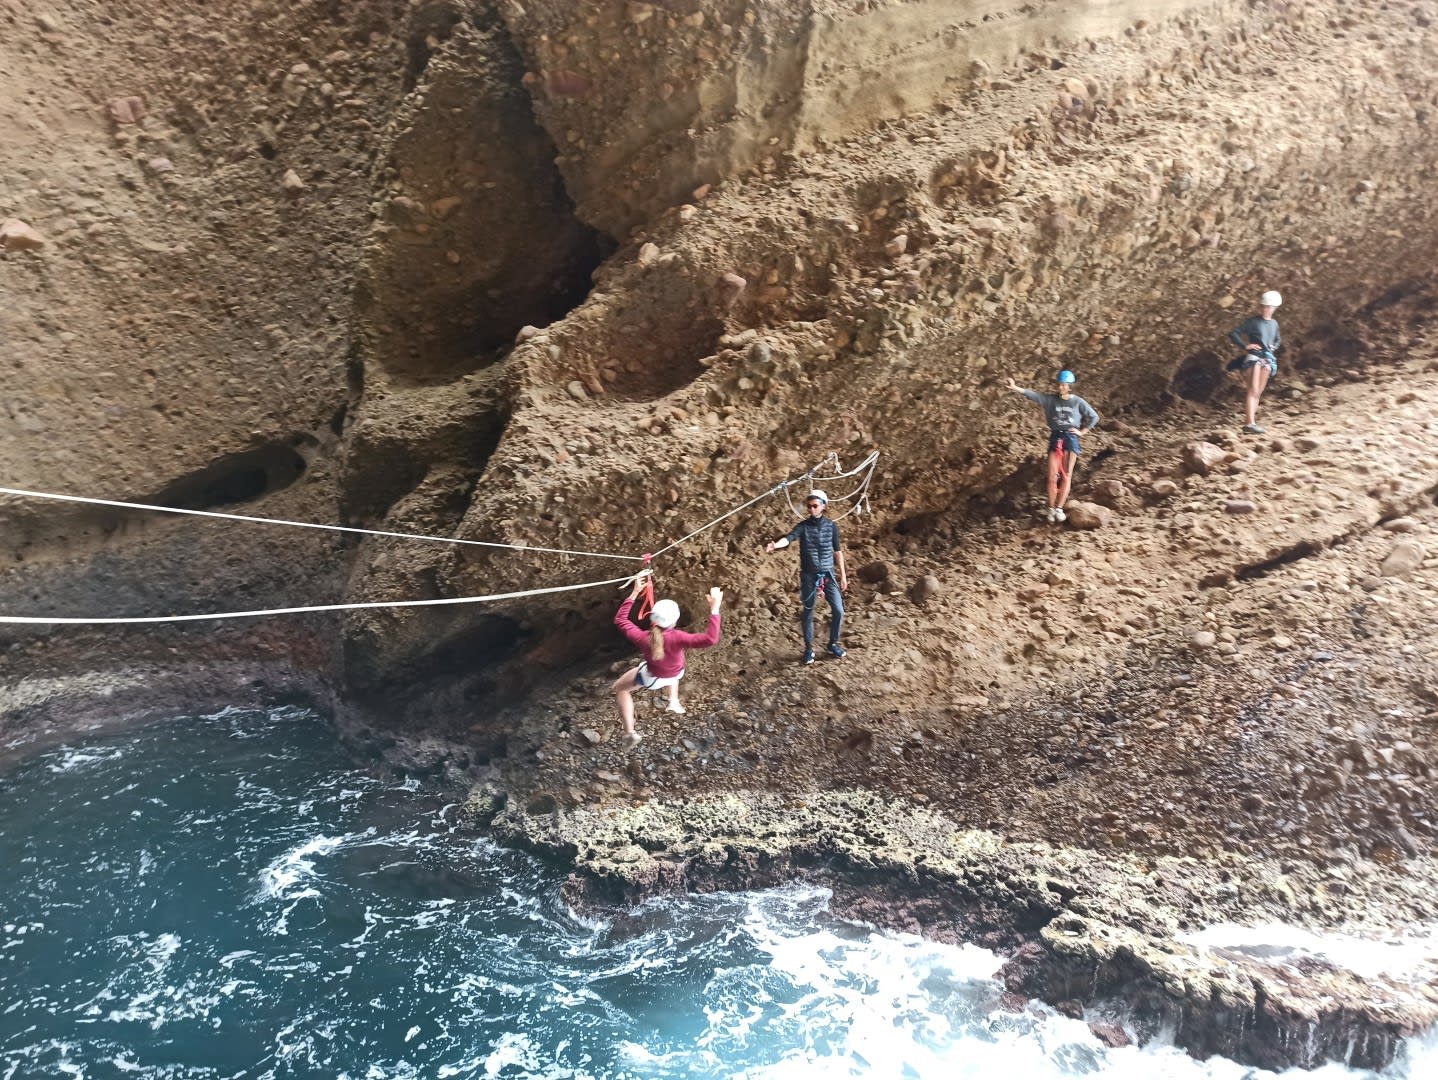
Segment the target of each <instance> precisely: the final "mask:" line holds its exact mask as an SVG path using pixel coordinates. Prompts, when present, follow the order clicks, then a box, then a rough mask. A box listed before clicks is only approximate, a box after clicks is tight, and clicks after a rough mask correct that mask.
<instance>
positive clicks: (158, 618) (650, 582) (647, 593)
mask: <svg viewBox="0 0 1438 1080" xmlns="http://www.w3.org/2000/svg"><path fill="white" fill-rule="evenodd" d="M878 459H879V452H878V451H877V450H873V451H870V452H869V454H867V455H866V456H865V457H864V459H863V460H862V461H861V462H860V463H859V464H858V465H857V466H855V467H854V468H852V469H850V470H848V471H847V472H837V473H835V474H833V475H825V476H820V475H818V474H819V470H821V469H823V468H826V467H831V466H832V467H833V468H836V469H837V468H839V461H838V456H837V455H836V454H832V453H831V454H829V455H828V456H827V457H825V458H824V460H823V461H821V462H819V464H817V465H815V466H814V467H812V468H810V469H809V470H808V471H807V472H805V473H804V474H802V475H801V476H797V477H795V478H794V479H792V480H781V481H780V482H779V483H777V484H775V485H774V486H773V487H771V488H769V489H767V490H765V491H763V492H761V493H760V494H758V495H756V496H754V498H752V499H750V500H748V501H747V502H744V503H741V504H740V505H738V506H736V507H734V508H733V509H732V510H729V511H728V512H727V513H724V514H721V515H720V516H719V517H717V518H715V519H714V520H713V521H710V522H708V523H707V524H705V525H701V526H700V527H699V528H697V529H694V530H693V531H691V532H689V533H686V534H685V535H684V536H681V537H680V538H679V539H678V540H674V541H671V542H670V543H668V544H665V545H664V546H663V547H661V548H659V549H658V550H657V551H653V552H646V553H644V554H643V555H622V554H618V553H615V552H604V551H578V550H573V549H570V548H553V547H535V546H531V545H529V544H501V543H495V542H491V541H485V540H465V539H461V538H458V537H453V536H429V535H425V534H422V533H402V532H391V531H386V530H379V529H360V528H355V527H352V526H346V525H323V524H319V523H316V522H311V521H287V520H284V519H282V518H266V517H251V516H248V515H245V514H226V513H221V512H219V511H214V510H188V509H181V508H179V507H174V506H158V505H154V504H150V503H129V502H119V501H116V500H112V499H93V498H87V497H84V496H80V495H61V494H55V493H53V492H45V491H29V490H26V489H23V488H7V487H0V495H13V496H17V497H20V498H32V499H49V500H54V501H58V502H69V503H82V504H85V505H89V506H109V507H114V508H116V509H120V510H149V511H155V512H158V513H164V514H184V515H189V516H192V517H206V518H219V519H223V520H227V521H244V522H249V523H251V524H260V525H287V526H291V527H293V528H299V529H323V530H326V531H328V532H340V533H353V534H359V535H363V536H381V537H389V538H392V539H399V540H423V541H427V542H433V543H442V544H465V545H472V546H475V547H485V548H496V549H507V550H510V551H515V552H519V553H522V554H531V555H539V554H543V555H568V556H574V557H578V558H591V559H622V560H625V561H629V562H639V563H643V569H641V570H639V571H638V572H637V573H634V574H629V575H627V576H625V577H618V578H609V579H607V580H605V581H585V582H579V583H577V584H573V585H555V586H550V587H547V588H541V589H525V590H521V591H518V592H506V593H489V594H486V595H483V596H450V597H441V598H438V599H432V600H381V601H368V602H355V603H348V604H316V605H310V606H305V607H282V608H262V609H257V610H253V611H220V612H210V613H205V614H197V615H148V616H135V617H125V618H119V617H96V618H90V617H84V618H71V617H62V616H44V615H34V616H31V615H0V624H6V623H9V624H27V625H46V624H56V625H70V626H80V625H122V624H133V623H171V622H197V621H201V620H205V619H244V618H253V617H256V616H260V615H293V614H299V613H302V612H318V611H360V610H367V609H376V608H411V607H433V606H438V605H443V604H478V603H485V602H488V601H495V600H517V599H521V598H523V597H528V596H544V595H548V594H553V593H562V592H572V591H576V590H579V589H597V588H602V587H604V586H608V585H619V586H620V588H621V589H624V588H632V587H633V585H634V583H635V581H636V580H640V579H642V580H643V583H644V587H643V591H642V597H643V598H642V602H641V605H640V609H639V615H638V618H641V619H642V618H644V617H645V616H647V615H648V614H650V613H651V612H652V611H653V609H654V570H653V565H652V564H653V562H654V560H655V559H657V558H659V557H660V556H661V555H664V554H665V553H667V552H669V551H672V550H674V549H675V548H677V547H679V546H680V545H681V544H684V543H687V542H688V541H690V540H692V539H694V537H696V536H699V535H700V534H701V533H705V532H708V531H709V530H710V529H712V528H714V526H716V525H718V524H720V523H721V522H723V521H726V520H728V519H729V518H731V517H733V516H734V515H735V514H739V513H742V512H743V511H745V510H747V509H749V507H751V506H754V505H755V504H756V503H759V502H761V501H763V500H764V499H767V498H768V497H769V496H771V495H776V494H779V493H780V492H782V493H783V494H784V497H785V499H786V500H787V501H788V503H789V506H790V509H794V503H793V499H792V498H791V497H790V494H789V492H790V489H792V488H795V487H798V486H799V485H801V484H802V485H805V490H806V491H807V490H810V489H812V488H813V487H815V486H817V485H818V484H819V483H832V482H833V481H835V480H845V479H848V478H850V477H854V476H859V475H860V474H862V475H863V479H862V480H861V481H860V482H859V486H858V487H856V488H855V489H854V490H853V491H851V492H850V493H849V494H848V495H846V496H843V497H841V498H839V499H836V500H834V501H835V502H846V501H848V502H852V505H851V506H850V507H849V509H848V510H846V511H844V513H842V514H839V515H837V517H838V518H843V517H846V516H848V515H849V514H852V513H859V512H860V508H861V506H863V505H865V504H867V503H868V489H869V484H870V481H871V480H872V479H873V475H874V469H875V466H876V463H877V462H878ZM798 516H799V517H803V516H805V515H803V514H802V513H800V514H798Z"/></svg>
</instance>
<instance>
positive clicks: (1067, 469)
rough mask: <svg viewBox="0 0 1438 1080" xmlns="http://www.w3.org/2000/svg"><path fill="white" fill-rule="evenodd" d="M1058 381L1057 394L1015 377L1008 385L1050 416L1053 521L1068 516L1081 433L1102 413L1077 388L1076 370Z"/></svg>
mask: <svg viewBox="0 0 1438 1080" xmlns="http://www.w3.org/2000/svg"><path fill="white" fill-rule="evenodd" d="M1054 381H1055V383H1057V386H1058V393H1057V394H1044V393H1041V392H1040V391H1038V390H1025V389H1024V388H1023V387H1022V386H1020V385H1019V384H1018V383H1016V382H1014V380H1013V379H1009V380H1008V384H1007V385H1008V388H1009V389H1010V390H1012V391H1014V392H1015V393H1019V394H1023V396H1024V397H1026V398H1028V399H1029V400H1030V401H1032V402H1034V403H1035V404H1038V405H1042V406H1043V408H1044V416H1045V417H1047V418H1048V422H1049V443H1048V455H1049V508H1048V510H1047V511H1046V512H1045V516H1046V518H1047V519H1048V520H1049V521H1050V522H1054V523H1057V522H1060V521H1063V519H1064V503H1066V502H1068V499H1069V488H1071V487H1072V486H1073V482H1074V466H1075V465H1077V464H1078V457H1079V454H1080V453H1082V447H1081V446H1080V445H1079V436H1080V435H1081V434H1083V433H1084V432H1085V431H1092V430H1093V429H1094V428H1095V427H1097V426H1098V413H1096V412H1094V408H1093V406H1092V405H1090V404H1089V403H1088V402H1087V401H1085V400H1084V399H1083V398H1081V397H1079V396H1078V395H1077V394H1075V393H1074V392H1073V384H1074V373H1073V372H1072V371H1060V372H1059V373H1058V375H1056V376H1055V377H1054Z"/></svg>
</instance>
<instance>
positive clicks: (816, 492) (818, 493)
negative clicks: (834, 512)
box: [804, 488, 829, 506]
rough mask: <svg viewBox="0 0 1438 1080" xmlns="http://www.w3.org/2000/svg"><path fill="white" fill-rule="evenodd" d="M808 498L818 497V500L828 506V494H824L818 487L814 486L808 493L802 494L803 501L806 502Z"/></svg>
mask: <svg viewBox="0 0 1438 1080" xmlns="http://www.w3.org/2000/svg"><path fill="white" fill-rule="evenodd" d="M810 499H818V500H819V501H820V502H821V503H823V504H824V505H825V506H828V505H829V496H827V495H825V494H824V493H823V492H822V491H820V490H819V489H818V488H815V489H814V490H813V491H811V492H809V494H807V495H805V496H804V501H805V502H807V501H808V500H810Z"/></svg>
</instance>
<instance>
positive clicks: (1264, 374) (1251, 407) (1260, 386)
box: [1243, 363, 1269, 424]
mask: <svg viewBox="0 0 1438 1080" xmlns="http://www.w3.org/2000/svg"><path fill="white" fill-rule="evenodd" d="M1268 375H1269V371H1268V365H1267V364H1264V363H1258V364H1254V365H1253V367H1251V368H1249V369H1248V392H1247V393H1246V394H1245V395H1244V397H1243V422H1244V423H1245V424H1257V423H1258V399H1259V398H1261V397H1263V391H1264V390H1265V389H1266V388H1267V386H1268Z"/></svg>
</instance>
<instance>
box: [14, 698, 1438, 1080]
mask: <svg viewBox="0 0 1438 1080" xmlns="http://www.w3.org/2000/svg"><path fill="white" fill-rule="evenodd" d="M453 809H454V808H453V807H452V806H447V805H445V803H444V802H443V801H442V800H441V799H440V798H439V797H437V796H436V795H435V794H433V793H431V792H428V791H426V790H424V789H422V788H420V787H418V786H416V785H414V784H408V783H399V782H395V781H392V780H385V779H381V778H378V777H376V776H374V775H371V774H370V773H369V772H366V771H365V770H363V769H360V768H357V767H355V765H354V764H353V763H352V762H351V761H349V760H348V759H346V758H345V757H344V756H343V755H342V754H341V753H340V752H339V750H338V749H337V748H336V747H335V745H334V740H333V738H332V737H331V735H330V734H329V732H328V731H327V729H326V728H325V726H324V725H323V724H322V723H321V722H320V721H319V720H318V719H317V718H316V717H314V716H312V715H310V714H307V713H303V712H298V711H293V710H280V711H276V712H273V713H257V712H244V711H238V710H232V711H228V712H225V713H222V714H220V715H217V716H211V717H203V718H193V719H185V720H179V721H176V722H173V723H170V724H166V725H162V726H156V727H150V728H146V729H143V730H140V731H136V732H131V733H127V734H124V735H119V736H115V737H111V738H106V739H101V740H96V741H93V742H88V743H86V744H84V745H78V746H71V747H62V748H59V749H57V750H54V751H51V752H49V753H47V754H44V755H43V756H40V757H37V758H34V759H31V760H30V761H27V762H26V763H24V764H23V765H21V766H20V767H18V768H16V769H14V770H12V771H11V772H9V773H8V774H5V775H3V776H0V866H3V868H4V874H3V875H0V931H3V932H0V1078H3V1080H21V1078H30V1077H46V1078H49V1077H75V1078H82V1077H83V1078H109V1077H125V1078H133V1077H142V1078H144V1077H175V1078H180V1077H183V1078H187V1080H188V1078H210V1077H214V1078H219V1077H234V1078H238V1077H247V1078H248V1077H255V1078H268V1077H273V1078H299V1077H306V1078H308V1077H317V1078H318V1077H325V1078H331V1080H360V1078H365V1080H390V1078H403V1077H416V1078H418V1077H425V1078H449V1077H486V1078H488V1077H516V1078H517V1077H566V1078H570V1077H572V1078H581V1077H595V1078H600V1077H603V1078H611V1077H612V1078H631V1077H632V1078H652V1077H700V1078H705V1077H714V1078H719V1077H726V1078H727V1077H752V1078H761V1077H764V1078H768V1077H774V1078H804V1077H824V1078H825V1080H835V1078H838V1077H894V1078H906V1080H907V1078H922V1077H943V1078H955V1077H974V1078H979V1077H1002V1078H1005V1080H1009V1078H1014V1080H1017V1078H1024V1080H1029V1078H1036V1080H1047V1078H1057V1077H1078V1076H1084V1077H1103V1078H1119V1077H1122V1078H1133V1080H1138V1078H1144V1080H1152V1078H1170V1077H1171V1078H1175V1080H1179V1078H1182V1080H1188V1078H1224V1080H1227V1078H1235V1080H1236V1078H1239V1077H1247V1078H1255V1080H1256V1078H1259V1077H1268V1076H1271V1075H1272V1074H1269V1073H1263V1072H1259V1071H1253V1070H1248V1069H1244V1068H1242V1067H1240V1066H1237V1065H1235V1064H1233V1063H1232V1062H1225V1061H1222V1060H1213V1061H1209V1062H1203V1063H1200V1062H1195V1061H1192V1060H1190V1059H1189V1058H1187V1057H1185V1056H1184V1055H1182V1054H1180V1053H1178V1052H1177V1051H1175V1050H1173V1049H1172V1048H1165V1047H1150V1048H1145V1049H1142V1050H1140V1049H1137V1048H1127V1049H1123V1050H1117V1051H1113V1050H1107V1049H1104V1048H1103V1047H1101V1046H1100V1045H1099V1044H1098V1043H1097V1042H1096V1041H1095V1040H1094V1039H1093V1037H1092V1036H1091V1035H1090V1034H1089V1032H1088V1029H1087V1027H1086V1026H1085V1025H1084V1024H1082V1023H1080V1022H1078V1021H1073V1020H1067V1019H1064V1018H1062V1017H1058V1016H1055V1015H1053V1014H1050V1013H1048V1012H1047V1011H1030V1012H1028V1013H1025V1014H1022V1015H1015V1014H1012V1013H1007V1012H1004V1011H1001V1010H999V1009H998V1008H997V999H998V987H997V985H996V984H995V983H994V982H993V981H992V979H991V978H990V976H991V975H992V973H993V971H994V970H995V969H996V968H997V966H998V963H999V961H998V959H997V958H996V957H994V956H993V955H991V954H989V953H986V952H983V951H982V950H978V949H974V948H972V947H965V948H955V947H950V946H942V945H936V944H933V943H930V942H926V941H923V940H921V939H918V938H914V937H909V936H906V935H898V934H888V933H881V932H876V931H874V930H872V929H870V928H868V927H864V926H859V925H855V924H852V923H847V922H844V921H842V920H839V919H836V918H834V917H832V916H831V915H830V914H829V913H828V910H827V901H828V896H827V894H826V893H825V892H824V891H823V890H821V889H817V888H813V887H807V886H795V887H790V888H785V889H778V890H773V891H769V892H764V893H748V894H736V895H728V896H704V897H694V898H685V899H682V900H664V901H656V902H652V903H649V904H646V905H643V906H642V907H640V908H637V909H635V910H633V911H629V912H624V913H621V914H619V915H617V916H616V917H614V918H613V919H607V920H603V921H598V922H590V921H586V920H585V919H581V918H578V917H576V916H575V915H574V914H572V913H571V912H570V911H568V910H567V909H566V908H565V906H564V905H563V903H562V902H561V900H560V899H559V896H558V888H559V884H560V877H559V876H558V875H557V874H556V873H555V872H554V871H552V870H550V869H548V868H546V867H544V866H542V865H540V864H538V863H537V862H535V861H534V860H532V859H531V858H529V857H527V856H525V855H522V854H518V853H515V852H511V851H506V850H503V849H500V848H497V847H495V846H494V845H492V844H490V843H488V842H487V841H485V840H483V839H478V838H475V837H473V836H469V835H465V834H462V833H458V832H455V831H453V830H451V828H450V826H449V824H448V822H449V820H450V819H451V817H452V814H453ZM1432 1049H1433V1048H1432V1046H1431V1045H1420V1044H1417V1043H1415V1044H1413V1046H1412V1047H1411V1053H1412V1059H1411V1060H1410V1061H1409V1062H1408V1063H1407V1064H1405V1065H1403V1066H1400V1067H1397V1068H1395V1069H1393V1070H1390V1071H1389V1073H1388V1074H1386V1075H1387V1076H1390V1077H1412V1078H1415V1080H1416V1078H1418V1077H1421V1076H1434V1075H1438V1058H1435V1057H1434V1056H1433V1054H1432ZM1430 1069H1431V1070H1433V1071H1429V1070H1430ZM1294 1075H1302V1076H1309V1077H1312V1076H1322V1077H1325V1078H1336V1077H1345V1078H1356V1077H1360V1076H1364V1077H1372V1075H1373V1074H1368V1073H1359V1072H1355V1071H1351V1070H1347V1069H1342V1068H1338V1067H1331V1068H1329V1069H1325V1070H1322V1071H1321V1072H1320V1073H1317V1074H1315V1073H1301V1074H1299V1073H1295V1074H1294Z"/></svg>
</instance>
